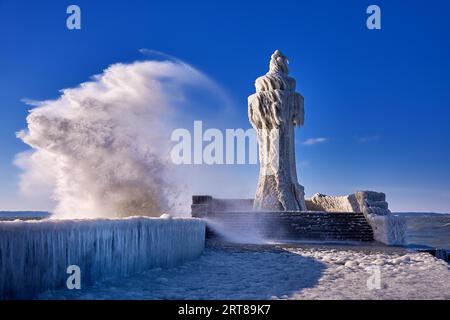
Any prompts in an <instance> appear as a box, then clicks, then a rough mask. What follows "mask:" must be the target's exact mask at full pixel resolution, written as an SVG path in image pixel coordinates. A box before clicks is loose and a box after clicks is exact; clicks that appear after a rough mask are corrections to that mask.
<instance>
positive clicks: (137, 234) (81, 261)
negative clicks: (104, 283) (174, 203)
mask: <svg viewBox="0 0 450 320" xmlns="http://www.w3.org/2000/svg"><path fill="white" fill-rule="evenodd" d="M204 241H205V223H204V222H203V221H202V220H199V219H181V218H179V219H172V218H170V219H158V218H147V217H133V218H125V219H90V220H42V221H11V222H7V221H5V222H0V299H29V298H33V297H35V296H36V294H38V293H39V292H42V291H46V290H53V289H61V288H65V287H66V281H67V278H68V276H69V274H67V273H66V271H67V267H68V266H69V265H78V266H79V267H80V269H81V288H83V286H87V285H90V284H92V283H93V282H95V281H99V280H103V279H106V278H113V277H123V276H128V275H131V274H134V273H138V272H142V271H144V270H147V269H151V268H155V267H172V266H175V265H177V264H180V263H182V262H184V261H187V260H190V259H194V258H196V257H198V256H199V255H200V254H201V253H202V251H203V248H204Z"/></svg>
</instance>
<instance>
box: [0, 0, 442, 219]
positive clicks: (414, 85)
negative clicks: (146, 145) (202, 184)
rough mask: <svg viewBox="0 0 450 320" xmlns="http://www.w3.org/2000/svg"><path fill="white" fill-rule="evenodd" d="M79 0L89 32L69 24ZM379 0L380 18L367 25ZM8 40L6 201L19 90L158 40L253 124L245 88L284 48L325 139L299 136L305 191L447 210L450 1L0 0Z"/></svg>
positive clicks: (94, 69) (157, 45) (2, 142)
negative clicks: (365, 193) (379, 194)
mask: <svg viewBox="0 0 450 320" xmlns="http://www.w3.org/2000/svg"><path fill="white" fill-rule="evenodd" d="M70 4H77V5H79V6H80V7H81V11H82V30H80V31H69V30H67V28H66V25H65V20H66V17H67V14H66V8H67V6H68V5H70ZM370 4H377V5H379V6H380V7H381V10H382V30H379V31H369V30H368V29H367V28H366V24H365V21H366V18H367V14H366V13H365V11H366V8H367V6H368V5H370ZM0 45H1V47H0V209H3V208H10V207H13V206H14V208H17V207H18V206H17V205H14V204H13V203H14V201H16V200H17V199H18V198H17V177H18V174H19V170H18V169H17V168H16V167H15V166H14V165H13V164H12V162H13V159H14V155H15V154H16V153H18V152H20V151H24V150H26V149H27V146H26V145H25V144H23V143H22V142H21V141H20V140H18V139H17V138H16V137H15V132H16V131H18V130H20V129H22V128H25V126H26V122H25V118H26V116H27V110H28V109H29V107H28V106H26V105H25V104H24V103H23V102H21V99H23V98H31V99H38V100H40V99H48V98H55V97H57V96H58V90H60V89H62V88H66V87H72V86H76V85H77V84H79V83H81V82H83V81H86V80H88V78H89V77H90V76H91V75H93V74H97V73H99V72H101V71H102V70H103V69H104V68H105V67H107V66H108V65H109V64H111V63H114V62H126V61H132V60H134V59H136V57H137V56H138V52H137V51H138V49H140V48H149V49H154V50H159V51H162V52H166V53H168V54H171V55H173V56H176V57H178V58H180V59H182V60H184V61H186V62H188V63H190V64H192V65H194V66H195V67H197V68H199V69H200V70H202V71H204V72H205V73H206V74H208V75H210V76H211V77H212V78H214V79H215V80H216V81H217V82H218V83H219V84H220V85H222V86H223V87H224V88H225V89H226V90H227V91H228V92H229V93H230V95H231V96H232V98H233V100H234V101H236V102H237V103H238V104H239V103H240V104H242V113H240V114H236V122H235V123H234V125H235V126H236V127H244V128H245V127H249V124H248V120H247V111H246V109H247V106H246V99H247V96H248V95H249V94H251V93H252V92H253V91H254V87H253V83H254V80H255V78H256V77H257V76H260V75H262V74H263V73H264V72H266V70H267V61H268V57H269V56H270V54H271V53H272V52H273V50H274V49H276V48H279V49H281V50H282V51H283V52H284V53H285V54H286V55H287V56H288V57H290V59H291V61H292V63H291V74H292V75H293V76H294V77H296V78H297V81H298V90H299V91H300V92H301V93H302V94H303V95H304V96H305V108H306V120H305V121H306V122H305V126H304V127H303V128H302V129H300V132H299V139H300V141H304V140H306V139H309V138H318V137H326V138H327V139H328V140H327V141H326V142H323V143H319V144H316V145H311V146H305V145H302V144H300V143H299V159H300V160H301V161H302V165H300V166H299V170H300V174H299V175H300V178H301V182H302V184H304V185H305V187H306V191H307V194H311V193H314V192H318V191H321V192H323V193H329V194H342V193H348V192H353V191H355V190H357V189H363V188H371V189H376V190H381V191H385V192H386V193H387V194H388V200H389V201H390V204H391V207H392V208H393V209H394V210H402V211H405V210H419V211H429V210H433V211H440V212H450V169H449V164H450V125H449V122H450V2H449V1H446V0H441V1H439V0H429V1H403V0H389V1H382V0H373V1H370V2H368V1H361V0H347V1H335V0H333V1H324V0H317V1H299V0H296V1H264V0H260V1H244V0H240V1H234V0H227V1H211V0H209V1H184V0H183V1H181V0H180V1H170V0H167V1H122V0H117V1H98V0H96V1H92V0H88V1H85V0H72V1H65V0H58V1H45V0H44V1H23V0H14V1H5V0H0ZM300 160H299V161H300ZM15 204H17V203H15ZM36 209H39V208H36Z"/></svg>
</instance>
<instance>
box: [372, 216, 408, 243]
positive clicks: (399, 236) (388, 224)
mask: <svg viewBox="0 0 450 320" xmlns="http://www.w3.org/2000/svg"><path fill="white" fill-rule="evenodd" d="M365 216H366V219H367V222H369V224H370V226H371V227H372V229H373V237H374V239H375V240H376V241H379V242H381V243H384V244H388V245H398V246H401V245H405V244H406V221H405V219H404V218H402V217H399V216H395V215H392V214H390V215H385V216H380V215H375V214H366V215H365Z"/></svg>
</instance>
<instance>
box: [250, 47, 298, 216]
mask: <svg viewBox="0 0 450 320" xmlns="http://www.w3.org/2000/svg"><path fill="white" fill-rule="evenodd" d="M295 86H296V81H295V79H294V78H291V77H289V76H288V59H287V57H286V56H284V55H283V54H282V53H281V52H280V51H279V50H276V51H275V52H274V53H273V54H272V57H271V59H270V66H269V72H267V73H266V74H265V75H264V76H262V77H259V78H258V79H256V82H255V87H256V93H254V94H252V95H251V96H249V97H248V116H249V120H250V123H251V124H252V126H253V128H254V129H255V130H256V132H257V137H258V144H259V159H260V172H259V181H258V186H257V190H256V196H255V200H254V203H253V207H254V209H257V210H271V211H305V210H307V209H306V205H305V196H304V194H305V193H304V188H303V186H302V185H300V184H299V183H298V179H297V170H296V167H295V136H294V129H295V127H297V126H301V125H303V121H304V107H303V96H302V95H301V94H299V93H298V92H296V91H295Z"/></svg>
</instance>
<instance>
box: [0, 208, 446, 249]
mask: <svg viewBox="0 0 450 320" xmlns="http://www.w3.org/2000/svg"><path fill="white" fill-rule="evenodd" d="M394 214H395V215H398V216H401V217H403V218H405V221H406V225H407V231H406V242H407V243H406V245H408V246H410V247H431V248H438V249H447V250H450V214H439V213H422V212H418V213H415V212H405V213H394ZM48 216H49V213H48V212H42V211H12V212H11V211H0V221H1V220H13V219H23V220H27V219H43V218H46V217H48Z"/></svg>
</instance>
